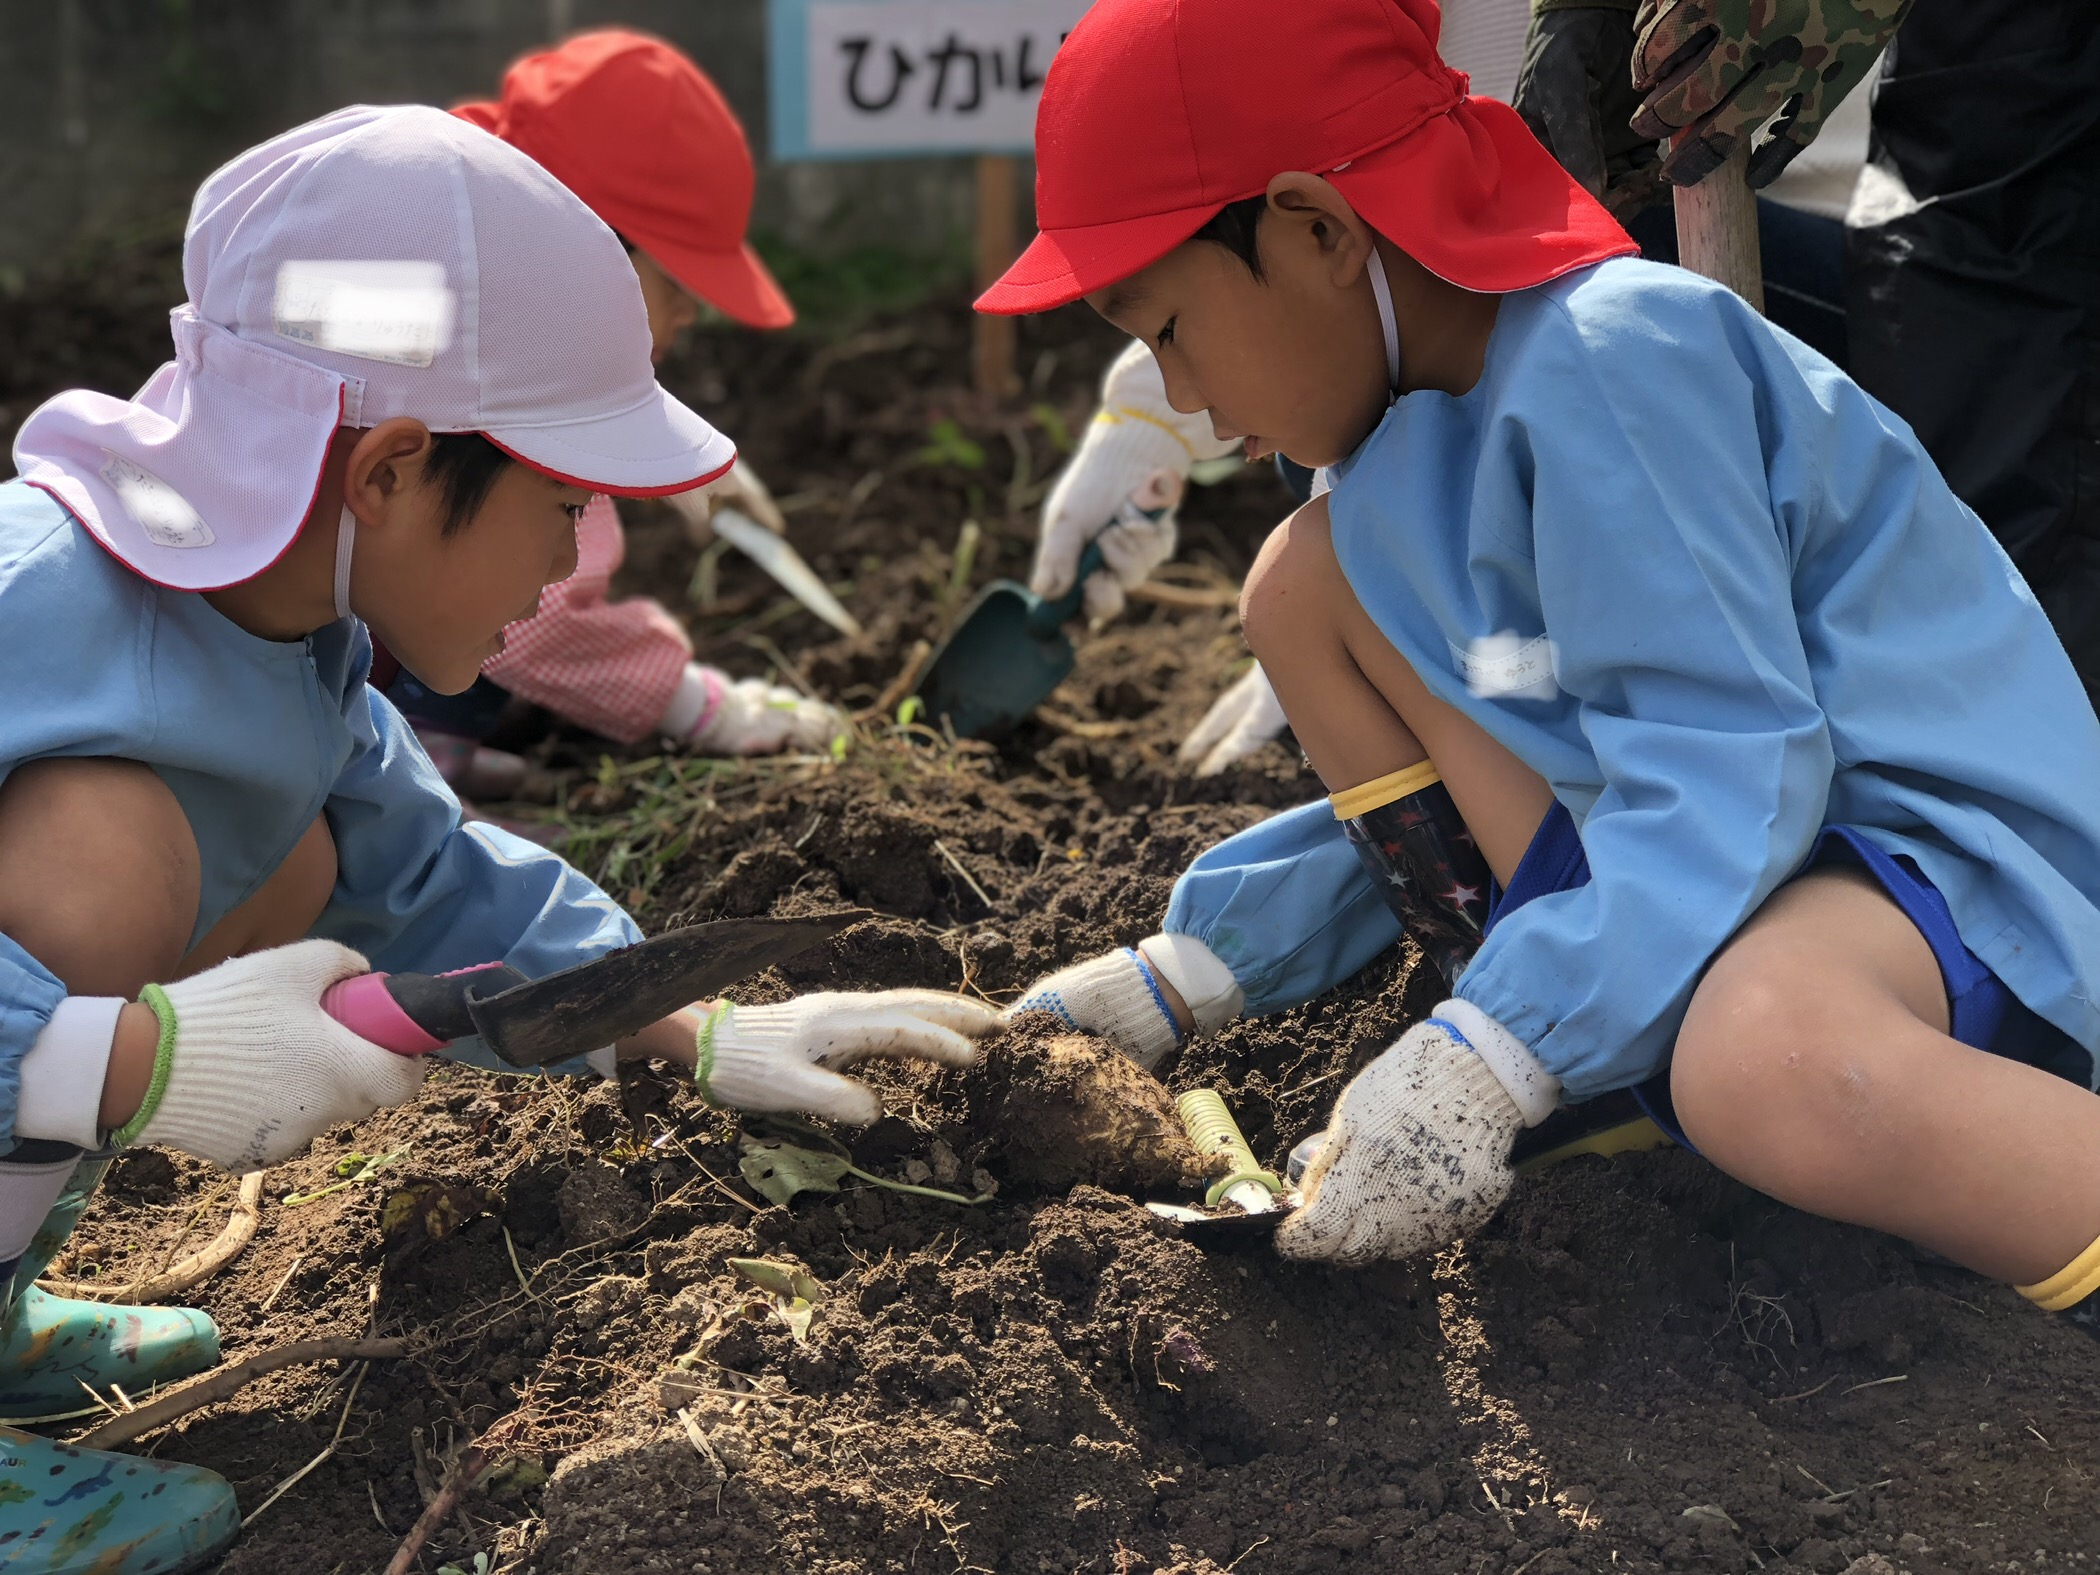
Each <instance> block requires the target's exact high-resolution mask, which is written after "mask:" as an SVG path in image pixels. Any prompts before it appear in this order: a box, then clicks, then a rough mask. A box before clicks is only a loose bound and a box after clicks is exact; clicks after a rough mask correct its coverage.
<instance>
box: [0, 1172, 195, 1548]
mask: <svg viewBox="0 0 2100 1575" xmlns="http://www.w3.org/2000/svg"><path fill="white" fill-rule="evenodd" d="M108 1168H109V1162H108V1161H107V1160H101V1159H84V1160H82V1161H81V1162H80V1163H79V1164H78V1165H77V1166H75V1167H74V1170H73V1174H72V1176H71V1177H70V1178H68V1180H67V1182H66V1186H65V1189H64V1190H63V1191H62V1192H60V1193H59V1195H58V1201H57V1202H56V1203H54V1204H53V1205H52V1206H51V1212H50V1213H49V1214H47V1215H45V1217H44V1222H43V1224H42V1225H40V1226H39V1227H38V1228H37V1233H36V1238H35V1240H33V1241H32V1242H31V1243H30V1245H29V1250H28V1251H27V1252H25V1253H24V1254H23V1255H22V1257H21V1259H20V1260H19V1261H18V1262H17V1264H16V1266H15V1271H14V1273H13V1275H12V1276H11V1277H10V1278H9V1279H8V1281H7V1284H6V1287H5V1290H4V1292H0V1295H4V1297H5V1301H6V1305H5V1308H4V1309H0V1417H9V1418H28V1417H39V1416H55V1415H58V1414H60V1413H64V1412H69V1411H78V1410H79V1409H80V1408H81V1407H82V1406H83V1405H86V1404H89V1403H91V1402H90V1401H89V1400H88V1396H87V1393H86V1391H85V1390H84V1389H83V1388H82V1387H81V1386H82V1385H83V1384H87V1385H90V1386H92V1387H93V1388H94V1390H95V1391H96V1393H97V1394H106V1393H107V1392H108V1390H109V1387H110V1385H112V1384H118V1385H121V1386H122V1387H123V1390H124V1392H125V1393H126V1394H127V1395H130V1396H133V1397H134V1398H136V1397H137V1396H139V1395H141V1394H144V1393H145V1392H146V1390H148V1389H150V1388H151V1387H152V1386H153V1385H155V1384H165V1383H172V1382H174V1381H175V1380H176V1379H178V1378H187V1377H189V1376H190V1375H191V1374H192V1373H201V1372H203V1371H204V1370H205V1369H207V1368H210V1367H215V1366H217V1365H218V1361H219V1331H218V1327H217V1325H215V1324H214V1323H213V1322H212V1321H211V1319H210V1318H209V1317H208V1316H207V1315H206V1314H204V1313H201V1312H199V1311H197V1310H196V1309H195V1308H191V1307H126V1306H122V1305H119V1304H116V1303H110V1302H89V1301H74V1300H72V1299H70V1298H67V1297H63V1296H53V1295H51V1294H49V1293H48V1292H45V1291H41V1290H39V1289H37V1287H36V1283H35V1282H36V1277H37V1276H38V1275H39V1274H42V1273H43V1272H44V1270H45V1268H46V1267H48V1266H49V1264H50V1262H51V1259H52V1257H53V1256H54V1255H55V1254H56V1253H57V1251H58V1249H59V1248H60V1247H61V1246H63V1245H64V1244H65V1241H66V1238H67V1237H68V1236H70V1235H72V1234H73V1227H74V1226H76V1225H78V1224H79V1223H80V1216H81V1214H82V1213H83V1212H84V1211H85V1210H86V1208H87V1205H88V1199H89V1198H90V1197H92V1196H93V1195H94V1191H95V1188H96V1187H97V1186H98V1185H99V1184H100V1183H101V1180H102V1174H103V1172H104V1171H105V1170H107V1169H108ZM7 1567H8V1566H7V1565H6V1563H5V1554H4V1552H0V1569H6V1568H7Z"/></svg>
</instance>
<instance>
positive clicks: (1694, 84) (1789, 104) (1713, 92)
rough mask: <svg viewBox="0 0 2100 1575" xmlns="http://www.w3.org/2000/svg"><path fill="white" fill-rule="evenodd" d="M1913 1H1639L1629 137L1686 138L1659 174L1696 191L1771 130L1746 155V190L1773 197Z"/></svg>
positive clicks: (1670, 155) (1869, 67)
mask: <svg viewBox="0 0 2100 1575" xmlns="http://www.w3.org/2000/svg"><path fill="white" fill-rule="evenodd" d="M1910 7H1911V0H1641V9H1640V14H1639V17H1638V18H1637V21H1636V26H1637V29H1638V33H1637V36H1636V38H1635V42H1634V56H1633V83H1634V87H1635V88H1636V89H1637V90H1638V91H1639V92H1640V94H1641V95H1642V100H1641V108H1640V112H1639V113H1638V114H1637V115H1635V116H1634V120H1633V126H1634V130H1636V131H1637V132H1639V133H1640V134H1641V135H1643V136H1647V137H1660V138H1674V137H1676V135H1677V133H1678V132H1680V131H1684V130H1687V129H1688V128H1689V130H1690V133H1691V134H1690V135H1688V136H1686V137H1685V138H1684V139H1683V140H1682V141H1681V142H1678V143H1677V145H1676V146H1675V147H1674V148H1672V149H1671V150H1670V154H1669V156H1668V157H1667V158H1666V159H1664V160H1663V174H1664V175H1665V176H1667V177H1668V178H1669V179H1670V180H1672V181H1674V182H1675V183H1676V184H1677V185H1679V186H1695V185H1697V184H1698V183H1699V182H1700V181H1701V180H1703V179H1704V178H1705V177H1706V176H1707V175H1709V174H1710V173H1712V172H1713V171H1714V170H1716V169H1718V168H1719V167H1720V165H1721V164H1722V162H1723V161H1724V160H1726V159H1727V157H1728V156H1729V155H1730V154H1731V153H1733V152H1734V151H1735V149H1736V146H1737V144H1738V143H1740V142H1742V141H1743V140H1744V139H1745V138H1746V137H1749V136H1751V135H1752V134H1753V133H1754V132H1756V131H1757V129H1758V128H1759V127H1760V126H1763V125H1764V124H1765V122H1766V121H1768V120H1772V117H1773V116H1775V115H1776V116H1778V117H1779V118H1778V119H1777V120H1774V121H1773V122H1772V125H1771V127H1770V129H1769V130H1768V131H1767V132H1766V135H1765V140H1764V141H1763V142H1761V143H1757V144H1755V145H1753V146H1752V148H1751V150H1750V184H1751V185H1752V186H1767V185H1770V184H1771V183H1772V182H1773V181H1774V180H1776V179H1777V178H1778V176H1779V172H1780V171H1781V170H1783V169H1785V168H1786V167H1787V164H1788V163H1789V162H1790V161H1791V160H1792V159H1793V157H1794V155H1795V154H1797V153H1799V152H1800V151H1801V150H1802V149H1803V148H1805V147H1807V146H1808V145H1809V144H1810V143H1811V142H1813V141H1815V139H1816V133H1817V132H1818V131H1820V130H1822V129H1823V122H1824V121H1825V120H1826V119H1827V118H1828V117H1829V115H1830V112H1831V111H1832V110H1834V109H1836V108H1837V106H1838V104H1839V102H1840V101H1841V100H1842V99H1843V98H1844V96H1845V95H1846V94H1847V93H1849V92H1851V91H1852V89H1853V88H1854V87H1856V86H1858V84H1859V82H1860V81H1861V79H1862V78H1864V77H1865V76H1866V74H1867V73H1868V72H1869V71H1870V70H1872V69H1873V66H1874V62H1875V61H1876V60H1877V59H1879V58H1880V56H1881V51H1882V49H1883V48H1884V47H1885V46H1886V45H1887V43H1888V41H1889V39H1890V38H1891V37H1893V36H1894V35H1895V32H1896V29H1897V28H1898V27H1899V26H1900V25H1901V24H1902V21H1903V18H1904V16H1905V14H1906V13H1908V11H1909V10H1910Z"/></svg>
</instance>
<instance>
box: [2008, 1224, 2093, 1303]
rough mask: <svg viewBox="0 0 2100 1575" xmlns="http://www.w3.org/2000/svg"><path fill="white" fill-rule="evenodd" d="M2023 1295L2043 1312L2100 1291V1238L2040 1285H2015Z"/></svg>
mask: <svg viewBox="0 0 2100 1575" xmlns="http://www.w3.org/2000/svg"><path fill="white" fill-rule="evenodd" d="M2013 1289H2014V1290H2016V1291H2018V1292H2019V1293H2020V1294H2021V1295H2022V1296H2024V1297H2026V1298H2027V1299H2028V1300H2029V1301H2031V1302H2033V1303H2034V1304H2035V1305H2036V1306H2037V1307H2040V1308H2041V1309H2042V1310H2043V1311H2045V1312H2062V1311H2063V1310H2064V1309H2065V1308H2067V1307H2076V1306H2077V1305H2078V1304H2079V1303H2080V1302H2082V1301H2084V1300H2085V1299H2086V1298H2087V1297H2088V1296H2091V1295H2092V1294H2093V1293H2094V1292H2095V1291H2100V1240H2096V1241H2094V1243H2093V1244H2092V1245H2091V1246H2090V1247H2088V1248H2086V1249H2085V1251H2083V1252H2081V1253H2080V1254H2079V1255H2078V1256H2077V1257H2075V1258H2073V1259H2072V1260H2071V1261H2070V1262H2069V1263H2067V1264H2065V1265H2064V1266H2063V1267H2062V1268H2061V1269H2059V1270H2058V1271H2057V1272H2056V1273H2054V1274H2052V1275H2050V1276H2049V1278H2048V1279H2046V1280H2043V1281H2042V1282H2041V1283H2040V1284H2039V1285H2016V1286H2014V1287H2013Z"/></svg>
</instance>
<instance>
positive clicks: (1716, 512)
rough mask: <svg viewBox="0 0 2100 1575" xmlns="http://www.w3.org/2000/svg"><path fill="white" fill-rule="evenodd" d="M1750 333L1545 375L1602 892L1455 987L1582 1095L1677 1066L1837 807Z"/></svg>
mask: <svg viewBox="0 0 2100 1575" xmlns="http://www.w3.org/2000/svg"><path fill="white" fill-rule="evenodd" d="M1673 336H1674V337H1673ZM1739 338H1740V330H1732V329H1731V328H1730V326H1729V324H1728V322H1727V320H1726V318H1725V317H1723V316H1720V315H1719V314H1715V315H1712V316H1709V317H1708V318H1707V320H1706V321H1705V322H1703V323H1693V324H1690V325H1685V324H1680V323H1673V324H1670V325H1667V326H1664V325H1655V326H1653V327H1651V328H1650V330H1649V332H1647V333H1646V334H1643V333H1640V332H1638V331H1636V332H1633V333H1626V334H1622V335H1620V336H1619V337H1618V338H1616V339H1610V340H1608V341H1607V342H1606V343H1603V344H1585V343H1584V341H1583V340H1582V338H1581V336H1580V334H1579V333H1569V334H1564V335H1561V336H1558V338H1557V339H1556V341H1555V342H1556V344H1557V346H1558V354H1557V359H1556V360H1548V361H1547V362H1546V363H1545V364H1542V365H1541V366H1540V368H1539V387H1540V388H1541V390H1542V391H1544V395H1545V396H1550V404H1547V403H1544V402H1543V399H1542V404H1541V407H1540V409H1539V413H1538V418H1537V419H1536V420H1533V421H1531V422H1530V423H1528V428H1529V430H1528V433H1527V435H1526V439H1525V442H1526V444H1527V445H1528V450H1529V454H1528V460H1529V469H1530V475H1529V483H1530V488H1531V498H1532V509H1531V519H1530V541H1529V548H1530V551H1531V552H1532V553H1533V555H1534V559H1535V562H1536V566H1537V572H1538V581H1537V583H1538V594H1539V606H1540V610H1541V612H1542V613H1543V615H1544V622H1545V629H1546V632H1547V634H1548V635H1549V636H1550V637H1551V640H1552V642H1553V647H1554V653H1555V677H1556V679H1557V681H1558V683H1559V685H1560V688H1561V689H1562V691H1563V692H1564V693H1565V694H1566V695H1568V696H1570V697H1572V698H1573V699H1574V701H1575V702H1576V704H1577V706H1578V708H1579V712H1578V715H1579V722H1580V727H1581V731H1582V733H1583V735H1584V737H1585V738H1586V739H1587V740H1588V742H1589V744H1590V747H1591V749H1592V750H1593V752H1594V754H1595V757H1596V762H1597V768H1598V773H1599V775H1600V776H1601V778H1602V781H1603V790H1602V792H1601V793H1600V794H1599V795H1598V796H1597V798H1596V800H1595V802H1594V803H1593V805H1592V806H1591V808H1590V810H1589V813H1588V815H1587V817H1586V818H1585V819H1584V821H1583V824H1582V842H1583V847H1584V850H1585V852H1586V853H1587V854H1588V858H1589V866H1590V871H1591V881H1590V884H1588V885H1587V886H1584V887H1580V888H1578V889H1576V890H1573V891H1564V892H1559V893H1555V894H1553V895H1550V896H1545V897H1540V898H1537V899H1535V900H1534V901H1532V902H1530V903H1528V904H1526V905H1525V906H1523V907H1521V908H1519V909H1516V910H1515V911H1513V912H1512V913H1510V914H1509V915H1508V917H1507V918H1506V919H1504V920H1503V921H1502V922H1501V923H1499V924H1498V925H1497V926H1496V928H1495V931H1494V933H1493V934H1492V935H1490V936H1489V938H1488V940H1487V942H1486V943H1485V944H1484V945H1483V946H1482V947H1481V949H1480V952H1479V953H1478V955H1477V956H1476V957H1475V959H1474V961H1473V963H1472V965H1471V966H1470V967H1468V968H1467V969H1466V971H1465V974H1464V975H1463V977H1462V978H1461V980H1460V982H1459V985H1458V990H1457V993H1458V995H1459V996H1460V998H1462V999H1464V1000H1467V1001H1470V1002H1472V1003H1473V1004H1474V1005H1476V1006H1478V1007H1479V1008H1480V1009H1481V1010H1482V1011H1484V1012H1486V1013H1488V1014H1489V1015H1490V1016H1492V1017H1494V1018H1495V1019H1496V1020H1497V1021H1499V1022H1501V1023H1502V1024H1504V1025H1505V1026H1506V1027H1508V1028H1509V1029H1510V1031H1511V1032H1513V1033H1515V1034H1516V1035H1517V1036H1518V1037H1519V1038H1521V1039H1522V1040H1524V1041H1525V1042H1526V1043H1527V1044H1529V1045H1530V1046H1531V1047H1532V1049H1533V1051H1534V1052H1535V1053H1536V1054H1537V1055H1538V1057H1539V1059H1540V1060H1541V1061H1542V1062H1544V1063H1545V1065H1546V1066H1547V1067H1548V1069H1550V1070H1551V1071H1553V1072H1554V1073H1556V1074H1557V1075H1558V1076H1559V1077H1560V1078H1561V1079H1562V1081H1563V1083H1564V1085H1565V1087H1566V1090H1567V1092H1568V1094H1569V1095H1570V1096H1571V1097H1575V1098H1582V1097H1585V1096H1587V1095H1590V1094H1594V1093H1599V1092H1602V1091H1604V1090H1607V1089H1611V1088H1616V1087H1622V1086H1625V1085H1627V1084H1630V1083H1634V1082H1637V1081H1639V1080H1640V1079H1642V1078H1644V1077H1647V1076H1649V1075H1651V1074H1652V1073H1654V1072H1655V1071H1656V1070H1657V1069H1658V1068H1660V1067H1661V1066H1662V1065H1663V1064H1664V1063H1665V1062H1666V1061H1667V1059H1668V1057H1669V1053H1670V1050H1671V1047H1672V1045H1673V1043H1674V1041H1675V1037H1676V1029H1677V1026H1678V1024H1679V1022H1680V1021H1681V1019H1682V1016H1683V1012H1684V1008H1685V1006H1686V1004H1687V1003H1688V1002H1689V1000H1690V997H1691V992H1692V989H1693V986H1694V985H1695V984H1696V983H1697V982H1698V979H1699V977H1700V974H1701V972H1702V971H1703V970H1704V968H1705V967H1706V965H1707V963H1708V961H1709V960H1710V959H1711V958H1712V957H1713V956H1714V954H1715V953H1716V952H1718V951H1719V950H1720V948H1721V947H1722V946H1723V945H1724V944H1725V943H1726V942H1727V940H1728V938H1729V937H1730V936H1731V935H1732V934H1734V932H1735V931H1736V929H1737V928H1738V927H1739V926H1740V925H1741V924H1742V923H1743V921H1744V920H1745V919H1747V918H1749V916H1750V915H1751V914H1752V913H1753V912H1755V911H1756V909H1757V907H1758V905H1759V904H1760V903H1762V902H1763V901H1764V899H1765V898H1766V897H1767V896H1768V895H1770V893H1771V892H1772V891H1773V890H1775V889H1776V888H1777V887H1778V886H1779V885H1780V883H1781V882H1782V881H1784V880H1785V879H1786V878H1787V876H1788V875H1789V874H1791V873H1792V871H1793V870H1794V869H1795V868H1796V867H1798V866H1799V864H1800V863H1801V861H1802V860H1803V859H1804V858H1805V857H1806V856H1807V853H1808V851H1809V849H1810V847H1811V845H1812V843H1813V841H1814V838H1815V836H1816V833H1817V831H1818V830H1819V828H1820V827H1821V825H1822V823H1823V816H1824V809H1825V806H1826V804H1827V802H1828V799H1829V794H1830V786H1831V780H1832V774H1833V771H1834V769H1835V760H1834V757H1833V751H1832V747H1831V741H1830V736H1829V730H1828V727H1827V724H1826V720H1825V717H1824V714H1823V712H1822V710H1821V708H1820V707H1819V705H1818V703H1817V698H1816V692H1815V687H1814V683H1813V681H1812V679H1811V677H1810V665H1809V658H1808V654H1807V652H1806V650H1805V648H1804V645H1803V641H1802V637H1801V633H1800V628H1799V625H1798V623H1797V620H1796V618H1795V614H1794V608H1793V600H1792V574H1793V562H1792V558H1793V553H1794V548H1793V546H1792V537H1793V532H1794V531H1795V530H1796V528H1797V527H1798V526H1799V524H1800V522H1798V521H1795V520H1792V519H1790V518H1788V517H1787V516H1786V513H1785V511H1784V510H1776V509H1775V507H1774V504H1773V502H1772V496H1771V489H1770V487H1769V484H1768V481H1767V455H1766V453H1765V444H1766V443H1767V441H1770V442H1773V443H1781V442H1784V441H1785V440H1784V438H1783V437H1781V436H1776V435H1775V432H1776V427H1775V425H1774V424H1773V423H1772V422H1771V420H1770V416H1771V411H1770V409H1769V408H1768V400H1769V398H1770V397H1771V395H1770V391H1769V390H1768V389H1767V388H1766V387H1765V386H1764V383H1763V382H1762V380H1761V379H1760V378H1759V377H1758V376H1756V375H1754V370H1753V367H1752V366H1751V365H1750V364H1749V363H1750V354H1749V351H1748V349H1747V347H1746V346H1745V345H1744V344H1742V343H1740V342H1739ZM1629 347H1630V348H1629ZM1513 703H1521V702H1513Z"/></svg>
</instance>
